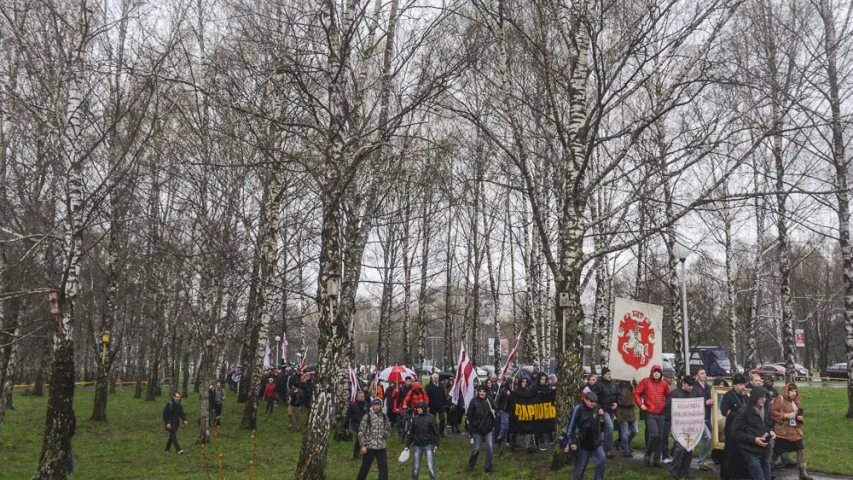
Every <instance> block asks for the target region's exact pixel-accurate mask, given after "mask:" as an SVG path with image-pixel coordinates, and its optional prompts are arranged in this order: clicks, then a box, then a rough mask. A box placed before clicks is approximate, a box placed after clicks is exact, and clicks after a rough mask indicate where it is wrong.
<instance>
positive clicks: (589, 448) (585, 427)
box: [568, 392, 606, 480]
mask: <svg viewBox="0 0 853 480" xmlns="http://www.w3.org/2000/svg"><path fill="white" fill-rule="evenodd" d="M598 401H599V399H598V395H596V394H595V392H589V393H587V394H585V395H584V396H583V400H582V401H581V405H578V406H577V407H575V409H574V410H573V411H572V419H571V421H570V422H569V429H568V433H569V445H570V446H569V448H570V449H571V450H572V451H573V452H575V453H576V454H577V458H576V459H575V471H574V474H573V479H574V480H583V474H584V472H585V471H586V466H587V465H588V464H589V461H590V460H592V463H594V464H595V476H594V477H593V478H594V479H595V480H604V469H605V462H606V460H605V456H604V449H603V448H602V446H601V428H600V426H599V424H600V422H601V418H600V416H599V413H598V411H599V408H598V406H596V403H597V402H598Z"/></svg>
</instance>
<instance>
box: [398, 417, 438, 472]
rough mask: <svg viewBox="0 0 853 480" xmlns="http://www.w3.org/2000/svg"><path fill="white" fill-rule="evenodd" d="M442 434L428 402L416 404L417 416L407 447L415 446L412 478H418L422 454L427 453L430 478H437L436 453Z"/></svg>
mask: <svg viewBox="0 0 853 480" xmlns="http://www.w3.org/2000/svg"><path fill="white" fill-rule="evenodd" d="M440 438H441V435H440V434H439V430H438V428H437V427H436V425H435V416H434V415H432V414H431V413H429V412H427V405H426V402H418V403H417V404H415V417H414V418H413V419H412V428H410V429H409V435H408V437H407V441H406V448H407V449H408V448H410V447H411V446H412V445H414V446H415V452H414V453H415V458H414V461H413V464H412V480H417V478H418V474H419V473H420V469H421V456H423V455H426V460H427V469H428V470H429V479H430V480H435V455H434V453H435V452H436V451H438V443H439V441H440Z"/></svg>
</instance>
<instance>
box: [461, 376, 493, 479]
mask: <svg viewBox="0 0 853 480" xmlns="http://www.w3.org/2000/svg"><path fill="white" fill-rule="evenodd" d="M487 390H488V389H487V388H486V386H485V385H481V386H479V387H478V388H477V396H476V397H474V399H472V400H471V403H470V404H469V405H468V412H467V413H466V415H467V417H468V426H469V429H470V430H469V432H470V434H471V437H472V438H473V439H474V447H473V448H472V449H471V457H470V458H469V459H468V471H469V472H473V471H474V465H476V463H477V456H478V455H479V454H480V447H481V446H482V444H483V443H485V444H486V472H491V471H493V470H492V431H493V430H494V429H495V407H494V405H492V404H491V402H490V401H489V399H488V398H487Z"/></svg>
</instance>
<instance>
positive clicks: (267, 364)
mask: <svg viewBox="0 0 853 480" xmlns="http://www.w3.org/2000/svg"><path fill="white" fill-rule="evenodd" d="M264 368H270V341H269V340H267V346H266V347H265V349H264Z"/></svg>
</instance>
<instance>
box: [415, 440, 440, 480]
mask: <svg viewBox="0 0 853 480" xmlns="http://www.w3.org/2000/svg"><path fill="white" fill-rule="evenodd" d="M421 455H426V460H427V469H428V470H429V480H435V449H434V448H433V446H432V445H427V446H425V447H419V446H417V445H415V461H414V464H413V465H412V480H417V478H418V473H419V472H420V470H421Z"/></svg>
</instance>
